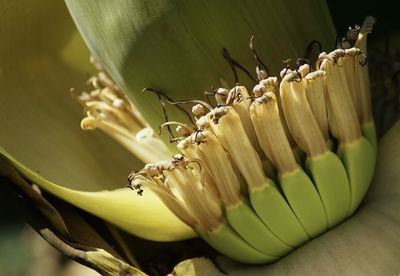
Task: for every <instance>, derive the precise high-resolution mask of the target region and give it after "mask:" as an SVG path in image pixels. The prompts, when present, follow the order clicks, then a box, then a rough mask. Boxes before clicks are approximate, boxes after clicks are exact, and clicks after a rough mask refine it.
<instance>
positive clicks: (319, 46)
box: [304, 40, 322, 58]
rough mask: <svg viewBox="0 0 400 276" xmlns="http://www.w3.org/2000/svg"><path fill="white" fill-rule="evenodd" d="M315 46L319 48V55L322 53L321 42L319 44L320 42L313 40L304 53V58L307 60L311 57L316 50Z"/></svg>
mask: <svg viewBox="0 0 400 276" xmlns="http://www.w3.org/2000/svg"><path fill="white" fill-rule="evenodd" d="M314 45H317V46H318V53H321V52H322V45H321V42H319V41H318V40H313V41H311V42H310V43H309V44H308V46H307V48H306V50H305V51H304V57H305V58H309V57H310V56H311V53H312V51H313V49H314Z"/></svg>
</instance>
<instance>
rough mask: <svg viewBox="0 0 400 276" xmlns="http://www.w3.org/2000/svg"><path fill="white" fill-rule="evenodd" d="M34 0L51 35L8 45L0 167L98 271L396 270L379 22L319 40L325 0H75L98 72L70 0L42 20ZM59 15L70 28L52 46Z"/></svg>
mask: <svg viewBox="0 0 400 276" xmlns="http://www.w3.org/2000/svg"><path fill="white" fill-rule="evenodd" d="M27 3H28V2H26V3H25V2H23V1H21V2H18V3H14V4H10V5H15V7H16V9H11V10H12V11H14V10H16V11H17V12H16V14H18V15H19V16H20V17H21V18H27V22H28V24H26V22H25V21H23V22H25V23H24V24H25V25H26V26H25V28H26V29H27V30H29V28H30V26H31V25H33V24H32V22H33V23H35V24H36V25H37V27H38V28H37V29H38V30H41V29H46V28H49V30H48V31H47V32H46V34H43V33H40V31H39V34H38V35H31V32H28V31H27V32H26V33H27V36H26V37H19V38H18V39H17V40H16V42H10V41H8V40H7V41H6V43H5V44H4V45H2V46H0V49H2V52H5V53H7V51H8V52H9V53H11V54H10V56H14V57H19V59H18V62H17V63H13V62H8V63H5V64H6V66H5V68H6V70H4V72H3V71H0V73H1V74H0V77H2V78H3V79H4V80H6V81H5V82H3V81H2V82H1V83H5V84H6V86H4V87H3V89H2V91H4V92H2V93H8V94H7V95H6V96H7V97H4V99H5V102H0V105H1V109H0V110H1V111H0V112H1V113H2V114H3V111H4V112H5V113H4V114H5V115H6V116H2V118H0V122H1V124H2V125H4V126H5V127H6V129H7V130H9V131H7V133H5V135H0V143H1V146H3V147H4V148H0V157H1V158H0V176H1V180H2V184H3V183H4V184H11V186H12V187H14V188H15V189H16V191H17V193H18V194H19V196H20V197H21V198H23V199H24V202H25V203H27V204H25V205H26V206H27V209H28V210H30V213H29V214H30V216H28V221H29V223H30V224H31V225H32V226H33V227H34V228H35V229H36V230H37V231H38V232H39V233H40V235H41V236H42V237H44V238H45V239H46V240H47V241H48V242H49V243H50V244H52V245H53V246H55V247H56V248H57V249H59V250H60V251H61V252H62V253H64V254H65V255H67V256H69V257H71V258H73V259H75V260H77V261H79V262H81V263H83V264H85V265H88V266H90V267H92V268H94V269H96V270H97V271H99V272H100V273H102V274H104V275H117V274H118V275H120V274H124V275H125V274H126V275H145V274H146V273H148V274H150V275H158V274H163V275H164V274H166V273H168V272H169V271H171V270H172V268H173V266H175V265H177V264H178V263H179V262H181V261H183V262H181V263H179V264H178V265H177V266H176V267H175V268H174V271H173V272H172V274H174V275H196V274H201V275H202V274H206V275H223V274H224V273H223V272H227V273H229V274H232V275H252V274H254V275H260V274H263V275H264V274H268V273H269V274H273V275H275V274H276V275H282V274H313V273H314V274H337V273H340V272H342V273H344V274H365V272H366V271H367V272H371V271H372V272H373V273H375V274H383V273H393V272H397V271H398V262H397V256H398V253H400V252H398V248H399V242H398V238H397V235H396V233H397V232H398V231H400V225H399V223H398V220H397V219H396V218H397V209H398V208H399V207H400V206H399V202H400V201H399V200H398V196H399V192H398V190H399V185H398V183H399V177H400V174H399V173H398V170H397V168H396V162H397V157H398V155H399V154H398V153H399V151H400V144H399V142H398V141H399V140H398V139H397V138H398V134H399V133H398V132H399V127H400V126H399V124H396V125H395V126H394V127H393V128H392V130H390V131H389V132H388V133H387V134H386V136H385V137H384V138H383V139H382V140H381V141H380V143H379V147H378V143H377V140H376V133H375V124H374V120H373V116H372V111H371V95H370V94H371V93H370V84H369V83H370V82H369V76H368V59H367V46H366V45H367V44H366V42H367V36H368V34H369V33H370V32H371V31H372V26H373V24H374V22H375V20H374V19H373V18H372V17H367V19H366V20H365V22H364V24H363V25H362V26H361V27H357V26H356V27H352V28H350V29H349V31H348V32H347V34H346V35H344V36H343V37H340V36H339V37H338V38H337V41H336V44H337V45H335V47H337V49H335V50H333V51H331V52H329V53H325V52H322V48H323V47H322V46H324V47H326V45H328V43H329V41H331V40H333V39H334V36H335V31H334V28H333V25H332V23H331V20H330V17H329V11H328V9H327V6H326V3H325V2H324V1H318V0H315V1H314V0H312V1H309V3H308V2H307V3H294V2H293V1H277V0H269V1H257V0H254V1H251V2H250V3H248V2H246V3H244V2H242V1H201V2H198V1H195V2H193V3H192V2H190V3H189V2H187V1H167V0H160V1H154V2H148V1H107V2H78V1H69V0H67V1H66V3H67V8H68V10H69V11H70V13H71V15H72V18H73V20H74V22H75V24H76V26H77V27H78V29H79V31H80V33H81V35H82V36H83V39H84V40H85V42H86V44H87V45H88V47H89V49H90V52H91V54H92V55H93V57H92V58H91V63H92V64H93V65H94V66H95V68H96V69H97V70H98V72H97V73H94V72H93V71H92V69H91V68H89V67H86V64H84V63H82V60H84V59H83V58H82V56H88V55H89V53H88V51H87V50H86V49H85V48H82V45H83V44H82V41H81V40H80V37H79V35H78V34H77V32H76V30H75V29H74V28H73V26H72V24H71V22H70V21H68V18H66V17H65V18H64V17H62V16H61V15H64V14H65V12H64V11H65V7H63V6H62V7H61V6H60V5H59V4H55V3H53V1H49V3H48V4H49V8H50V9H51V10H52V11H53V12H52V14H53V15H59V16H56V19H57V20H58V21H60V22H58V21H57V22H58V23H57V24H55V25H54V26H55V27H57V28H54V29H52V28H53V27H52V26H50V25H49V24H47V21H46V20H44V19H43V18H44V16H45V14H43V12H42V10H41V9H39V8H37V9H36V10H33V12H30V14H31V15H32V16H31V17H25V16H24V7H25V5H26V4H27ZM21 11H22V12H21ZM63 18H64V19H63ZM304 18H312V19H313V23H312V24H310V22H307V21H306V20H304ZM29 20H31V21H32V22H30V21H29ZM65 22H68V24H65ZM267 23H268V24H267ZM60 26H62V27H63V28H64V29H65V33H69V35H68V36H66V37H62V38H60V39H59V41H58V42H57V41H52V40H51V39H52V38H54V37H55V36H56V35H57V34H59V33H60V31H59V28H60ZM321 26H323V28H322V27H321ZM15 28H18V27H16V26H14V25H12V24H11V25H5V27H4V30H5V32H4V33H9V32H10V30H11V31H12V30H14V29H15ZM46 30H47V29H46ZM17 33H18V34H19V33H21V32H17ZM0 34H3V30H1V33H0ZM49 34H51V35H50V36H49ZM47 38H49V41H48V42H47V43H44V44H45V46H43V41H44V40H46V39H47ZM24 39H25V40H26V39H27V40H28V41H32V43H31V44H32V45H31V46H30V47H27V48H26V49H25V48H24V49H21V51H18V52H17V53H14V52H13V49H14V48H15V45H17V44H22V45H24V44H23V43H21V42H22V41H24ZM38 41H39V42H38ZM46 41H47V40H46ZM60 41H62V42H60ZM249 41H250V43H249ZM310 41H311V43H310ZM37 42H38V43H37ZM13 43H14V44H13ZM53 44H54V45H53ZM307 45H308V47H305V46H307ZM316 46H318V47H316ZM1 47H2V48H1ZM3 48H4V49H3ZM316 48H318V49H316ZM304 49H305V51H304ZM2 55H3V53H2ZM4 56H5V55H4ZM288 57H291V58H295V57H300V58H298V59H297V60H296V65H295V66H294V67H292V68H291V66H290V64H291V61H290V60H285V61H284V63H285V64H286V66H285V68H284V69H283V70H281V71H280V73H279V70H280V69H281V67H282V60H283V59H285V58H288ZM248 68H256V70H255V71H254V72H253V70H249V69H248ZM20 72H25V73H24V76H23V77H22V78H21V75H20ZM88 74H91V75H94V77H92V78H90V79H89V81H88V82H87V84H88V85H90V86H91V88H90V90H89V92H85V91H88V90H87V87H86V88H82V86H81V85H80V83H83V77H82V76H87V75H88ZM10 80H12V81H10ZM60 86H61V88H60ZM71 86H73V87H75V89H71V90H70V94H71V95H72V97H73V99H74V100H75V102H77V103H79V104H80V105H81V107H82V109H83V112H84V113H83V116H82V115H79V114H78V113H77V111H78V110H79V109H78V108H77V106H76V104H75V105H74V103H73V101H70V99H68V95H67V94H68V93H64V92H65V91H66V90H67V88H69V87H71ZM210 87H211V90H210ZM205 90H206V91H205ZM8 91H17V92H15V93H11V92H8ZM43 91H49V93H47V92H43ZM59 91H61V92H62V93H63V94H61V92H60V94H58V93H59ZM78 91H83V92H78ZM203 91H205V92H204V96H205V99H204V100H199V99H197V98H198V95H201V94H202V93H203ZM208 91H210V92H208ZM18 92H20V93H18ZM44 93H46V94H44ZM61 95H62V96H61ZM25 96H26V97H28V100H27V101H21V100H20V98H21V97H25ZM62 97H64V98H62ZM61 99H62V100H61ZM188 104H191V105H193V106H192V107H191V112H190V109H189V108H188ZM15 106H18V108H16V107H15ZM160 106H161V107H160ZM20 110H24V111H27V112H28V113H29V114H30V116H28V117H26V116H22V115H26V114H25V113H24V114H22V115H21V112H20ZM160 111H162V112H160ZM66 114H67V115H66ZM79 116H80V117H79ZM79 119H80V120H81V124H80V126H81V129H83V130H88V131H91V133H90V134H89V133H88V134H86V135H83V134H82V135H79V136H78V135H76V129H78V128H79V127H78V125H79V124H78V122H79ZM27 123H29V124H30V127H26V125H27ZM96 129H98V130H101V131H103V132H104V133H105V134H107V135H108V136H109V137H110V138H112V139H108V138H107V137H106V135H101V134H99V131H93V130H96ZM157 130H158V131H157ZM15 137H17V138H18V139H16V138H15ZM19 137H29V138H30V139H27V141H26V142H24V144H23V145H24V147H21V143H22V142H21V141H25V140H21V139H19ZM112 140H114V141H112ZM115 142H116V143H115ZM168 142H169V143H168ZM118 144H120V145H122V147H121V146H120V145H118ZM23 163H24V164H26V165H23ZM376 164H377V166H376V173H375V180H374V181H373V182H372V183H373V185H371V187H370V184H371V181H372V179H373V177H374V172H375V165H376ZM29 167H30V168H29ZM132 169H133V171H132V172H131V173H130V174H129V171H131V170H132ZM128 174H129V176H128ZM126 176H128V187H125V188H123V186H124V185H126ZM3 180H4V181H3ZM393 183H394V184H393ZM59 184H61V185H59ZM367 192H368V193H367ZM366 195H367V196H366ZM75 207H77V208H75ZM32 210H34V211H32ZM346 219H347V221H346ZM377 233H379V235H378V234H377ZM197 236H198V237H200V238H201V239H193V240H188V239H192V238H195V237H197ZM366 241H368V242H366ZM371 249H373V250H371ZM293 251H295V252H293ZM291 252H292V253H291ZM289 253H290V254H289ZM198 256H206V257H208V258H209V259H211V260H212V262H211V261H210V260H209V259H206V258H193V257H198ZM216 256H217V257H216ZM191 258H193V259H191ZM333 263H334V264H335V265H333ZM253 264H262V265H257V266H255V265H253Z"/></svg>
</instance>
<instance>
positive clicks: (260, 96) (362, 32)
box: [129, 18, 376, 263]
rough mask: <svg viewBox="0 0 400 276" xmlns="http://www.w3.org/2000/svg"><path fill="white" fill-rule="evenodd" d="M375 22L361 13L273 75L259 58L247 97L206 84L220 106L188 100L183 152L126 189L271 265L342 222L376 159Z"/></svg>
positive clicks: (226, 250) (230, 248) (248, 259)
mask: <svg viewBox="0 0 400 276" xmlns="http://www.w3.org/2000/svg"><path fill="white" fill-rule="evenodd" d="M372 25H373V19H372V18H367V19H366V21H365V22H364V25H363V26H362V27H361V28H352V29H350V30H349V34H348V36H347V37H346V38H343V40H342V41H341V42H340V47H339V49H336V50H334V51H332V52H330V53H320V55H319V57H318V59H317V60H316V63H315V66H311V65H310V63H309V62H302V63H301V64H298V67H297V68H296V69H295V70H290V69H288V68H286V69H284V70H283V71H282V73H281V78H282V79H281V81H280V82H278V79H277V78H276V77H271V76H269V73H268V70H266V68H265V67H263V66H264V65H263V64H261V65H262V66H261V65H260V66H259V67H258V68H257V75H258V79H259V82H258V84H256V85H255V86H254V88H253V90H252V92H253V93H252V94H250V93H249V92H248V91H247V89H246V88H245V87H244V86H240V85H238V84H237V85H236V86H235V87H234V88H232V89H231V90H228V89H226V88H219V89H216V90H215V91H214V93H213V95H214V96H215V101H216V103H217V107H213V106H212V105H211V104H209V103H202V102H200V101H192V102H194V103H196V105H195V106H194V107H193V109H192V111H193V114H194V117H195V119H196V123H195V125H193V126H190V125H189V124H183V123H176V122H174V123H176V124H177V125H178V128H177V130H176V132H177V133H178V134H180V137H178V138H174V141H178V149H179V151H180V152H181V154H177V155H175V156H174V157H173V160H171V161H160V162H155V163H151V164H147V165H146V166H145V167H144V168H143V169H142V170H141V171H139V172H136V173H133V174H132V175H131V176H130V178H129V180H130V184H131V186H132V187H133V188H136V189H137V190H138V191H141V188H142V187H143V186H147V187H149V188H150V189H151V190H152V191H154V192H155V193H156V194H157V195H158V196H159V197H160V198H161V200H162V201H163V202H164V204H165V205H166V206H167V207H168V208H169V209H170V210H171V211H172V212H173V213H174V214H175V215H176V216H177V217H178V218H180V219H181V220H182V221H183V222H185V223H186V224H188V225H189V226H191V227H192V228H193V229H195V230H196V232H197V233H198V234H199V236H200V237H202V238H203V239H204V240H205V241H206V242H207V243H209V244H210V245H211V246H213V247H214V248H215V249H217V250H218V251H220V252H221V253H223V254H225V255H227V256H229V257H231V258H233V259H235V260H238V261H241V262H244V263H268V262H273V261H276V260H278V259H279V258H281V257H282V256H284V255H286V254H288V253H289V252H291V251H293V250H294V249H296V248H298V247H299V246H301V245H302V244H304V243H306V242H308V241H309V240H311V239H313V238H315V237H317V236H319V235H321V234H322V233H324V232H326V231H328V230H329V229H331V228H333V227H335V226H336V225H338V224H339V223H341V222H342V221H343V220H345V219H346V218H348V217H349V216H351V215H352V214H353V213H354V212H355V210H356V209H357V207H358V206H359V205H360V203H361V201H362V199H363V197H364V195H365V194H366V192H367V189H368V186H369V184H370V182H371V179H372V176H373V172H374V166H375V157H376V137H375V128H374V122H373V119H372V115H371V103H370V95H369V80H368V69H367V66H366V64H367V63H366V36H367V34H368V33H369V32H370V31H371V29H372ZM354 34H356V36H355V35H354ZM303 60H304V59H303ZM235 75H236V74H235ZM167 100H168V101H171V100H170V99H167ZM175 104H176V103H175ZM171 124H173V123H172V122H169V123H167V124H165V126H168V127H169V126H170V125H171Z"/></svg>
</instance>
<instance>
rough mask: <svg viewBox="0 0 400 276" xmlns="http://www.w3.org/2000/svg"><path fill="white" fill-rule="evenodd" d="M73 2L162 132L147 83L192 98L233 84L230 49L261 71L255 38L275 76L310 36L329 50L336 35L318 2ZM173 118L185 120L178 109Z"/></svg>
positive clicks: (81, 25) (114, 70)
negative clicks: (227, 57) (228, 60)
mask: <svg viewBox="0 0 400 276" xmlns="http://www.w3.org/2000/svg"><path fill="white" fill-rule="evenodd" d="M66 3H67V6H68V9H69V10H70V12H71V15H72V17H73V19H74V21H75V23H76V25H77V27H78V29H79V31H80V33H81V34H82V36H83V38H84V40H85V41H86V43H87V45H88V46H89V48H90V50H91V52H92V54H93V55H94V56H95V58H96V59H97V60H98V61H99V62H100V63H101V64H102V65H103V66H104V67H105V69H106V71H107V72H108V73H110V75H111V77H112V78H113V79H114V80H115V82H116V83H117V84H118V85H119V86H120V87H121V88H122V90H124V91H125V92H126V93H127V94H128V95H129V97H130V98H131V99H132V100H133V102H134V103H135V104H136V106H137V107H138V109H139V110H140V112H141V113H142V114H143V116H144V117H145V118H146V120H147V121H148V122H149V123H150V125H151V126H152V127H153V128H155V129H156V128H158V126H159V125H160V124H162V123H163V118H162V115H161V114H160V112H159V108H158V106H156V105H154V102H155V100H156V99H157V98H156V97H151V96H148V97H143V96H141V93H140V92H141V91H142V90H143V88H145V87H153V88H156V89H162V90H163V91H164V92H166V93H168V95H170V96H171V97H173V98H177V99H182V98H185V99H186V98H193V97H199V96H200V95H201V93H203V91H204V90H208V89H210V87H211V86H216V87H217V86H220V85H221V80H223V81H224V82H228V83H231V82H232V81H233V79H232V75H231V72H230V70H229V66H228V65H227V64H226V62H225V60H224V58H223V57H222V54H223V48H226V49H227V50H228V51H229V52H230V53H231V54H232V56H233V57H235V58H236V59H237V61H238V62H240V63H241V64H242V65H243V66H245V67H246V68H254V67H255V66H256V65H257V64H256V62H255V61H254V60H253V59H252V58H251V57H252V54H251V52H249V51H248V44H249V39H250V37H251V36H253V35H255V41H256V43H257V44H258V45H259V47H258V49H259V51H260V55H261V56H262V57H263V58H264V59H265V63H266V64H268V66H269V68H270V70H271V72H274V73H277V72H278V71H279V70H280V67H281V64H282V60H285V59H287V58H293V59H294V58H297V57H298V56H300V55H302V54H303V52H304V49H305V48H306V47H307V44H308V43H309V42H310V41H312V40H318V41H320V42H321V43H322V45H324V46H325V47H328V45H330V44H331V42H332V41H334V38H335V30H334V27H333V24H332V22H331V19H330V15H329V11H328V8H327V5H326V3H325V2H324V1H319V0H318V1H311V2H310V3H309V4H307V5H305V4H304V3H293V1H288V0H285V1H281V0H268V1H263V0H253V1H246V2H243V1H229V0H224V1H209V0H207V1H181V0H180V1H171V0H158V1H151V2H149V1H123V2H121V1H118V0H113V1H107V2H91V1H90V2H82V1H69V0H67V1H66ZM309 18H312V19H313V23H312V24H309V22H308V20H307V19H309ZM243 81H244V82H245V83H246V84H251V82H249V81H248V80H247V79H244V80H243ZM170 115H171V116H172V117H175V118H176V119H183V117H182V115H181V114H180V113H179V112H176V111H175V110H174V109H171V110H170Z"/></svg>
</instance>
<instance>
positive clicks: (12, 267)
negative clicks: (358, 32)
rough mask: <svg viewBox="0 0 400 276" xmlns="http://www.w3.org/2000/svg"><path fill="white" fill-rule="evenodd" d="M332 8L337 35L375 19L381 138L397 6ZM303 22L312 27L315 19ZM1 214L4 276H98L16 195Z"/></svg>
mask: <svg viewBox="0 0 400 276" xmlns="http://www.w3.org/2000/svg"><path fill="white" fill-rule="evenodd" d="M328 4H329V6H330V9H331V14H332V17H333V20H334V22H335V25H336V30H337V31H338V33H345V32H346V30H347V28H348V26H350V25H354V24H361V23H362V21H363V18H364V16H366V15H373V16H375V17H376V18H377V24H376V27H375V29H374V32H373V34H372V35H371V36H370V37H369V57H370V69H371V82H372V88H373V89H374V108H375V116H376V120H377V121H378V122H377V123H378V124H379V125H380V129H379V133H380V134H382V133H383V132H384V131H385V130H386V129H387V128H388V127H389V126H390V125H391V124H392V123H393V121H394V120H397V119H398V111H396V110H397V109H398V92H399V86H400V85H399V84H400V77H399V75H400V74H398V72H399V71H400V58H399V54H400V35H399V33H400V24H399V23H398V22H399V15H398V14H397V13H398V10H397V9H396V8H394V6H395V4H396V2H395V1H394V0H381V1H374V0H362V1H360V0H355V1H351V0H350V1H348V0H347V1H344V0H340V1H337V0H336V1H334V0H329V1H328ZM0 9H1V8H0ZM305 20H309V21H310V24H312V18H308V19H305ZM333 44H334V41H332V45H323V46H324V47H329V48H332V47H333ZM390 89H392V90H393V89H394V90H393V91H394V92H393V91H392V90H390ZM389 90H390V91H389ZM396 112H397V113H396ZM77 123H79V122H77ZM0 210H1V211H0V276H14V275H32V276H39V275H40V276H47V275H49V276H50V275H61V276H69V275H71V276H72V275H83V276H85V275H88V276H89V275H98V274H97V273H96V272H94V271H92V270H90V269H88V268H86V267H83V266H81V265H79V264H77V263H75V262H73V261H70V260H68V259H66V258H65V257H63V256H61V254H59V253H58V251H56V250H55V249H53V248H52V247H51V246H50V245H48V244H47V243H46V242H44V241H43V240H42V238H41V237H40V236H39V235H37V234H36V233H35V232H34V231H33V230H31V229H30V227H29V226H27V225H26V224H25V222H24V220H23V214H22V210H21V207H20V206H19V201H18V198H16V195H15V193H14V192H13V191H11V190H5V192H4V193H2V194H0Z"/></svg>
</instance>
